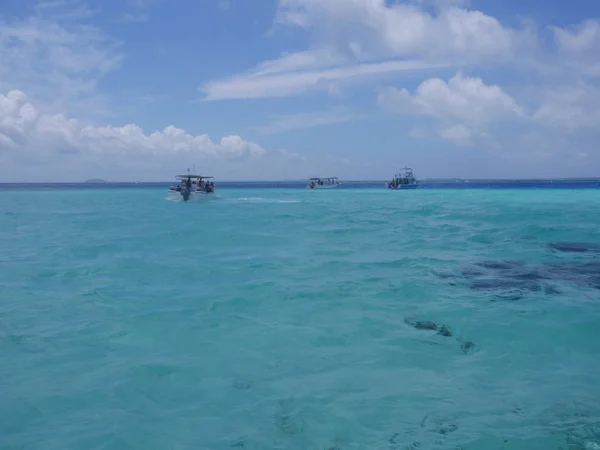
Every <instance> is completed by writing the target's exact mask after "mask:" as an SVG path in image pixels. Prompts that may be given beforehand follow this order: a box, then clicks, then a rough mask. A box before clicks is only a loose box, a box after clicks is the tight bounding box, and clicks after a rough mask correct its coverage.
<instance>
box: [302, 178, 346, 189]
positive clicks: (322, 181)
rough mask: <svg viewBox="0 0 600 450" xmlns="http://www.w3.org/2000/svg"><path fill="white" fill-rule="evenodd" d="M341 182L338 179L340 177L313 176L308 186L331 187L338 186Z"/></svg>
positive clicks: (310, 187) (314, 187)
mask: <svg viewBox="0 0 600 450" xmlns="http://www.w3.org/2000/svg"><path fill="white" fill-rule="evenodd" d="M340 184H341V183H340V182H339V180H338V177H327V178H320V177H313V178H310V179H309V180H308V186H307V187H308V188H309V189H331V188H334V187H338V186H339V185H340Z"/></svg>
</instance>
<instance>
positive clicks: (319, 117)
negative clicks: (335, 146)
mask: <svg viewBox="0 0 600 450" xmlns="http://www.w3.org/2000/svg"><path fill="white" fill-rule="evenodd" d="M364 117H365V116H364V115H362V114H353V113H349V112H344V111H327V112H312V113H298V114H288V115H279V116H275V117H273V118H272V119H271V121H270V122H269V123H268V124H266V125H263V126H260V127H255V128H254V129H255V130H256V131H258V132H259V133H262V134H273V133H284V132H287V131H293V130H302V129H306V128H314V127H320V126H324V125H331V124H334V123H343V122H349V121H351V120H358V119H363V118H364Z"/></svg>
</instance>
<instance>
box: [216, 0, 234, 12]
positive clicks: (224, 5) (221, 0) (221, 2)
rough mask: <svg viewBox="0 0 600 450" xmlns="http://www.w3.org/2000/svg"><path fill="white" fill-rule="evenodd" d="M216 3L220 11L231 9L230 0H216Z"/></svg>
mask: <svg viewBox="0 0 600 450" xmlns="http://www.w3.org/2000/svg"><path fill="white" fill-rule="evenodd" d="M217 5H218V6H219V9H221V10H222V11H229V9H231V0H218V3H217Z"/></svg>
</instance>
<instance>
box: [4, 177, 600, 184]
mask: <svg viewBox="0 0 600 450" xmlns="http://www.w3.org/2000/svg"><path fill="white" fill-rule="evenodd" d="M307 180H308V179H303V178H299V179H286V180H227V179H225V180H221V181H219V182H220V183H304V182H306V181H307ZM339 180H340V182H342V183H343V182H346V183H380V182H386V181H387V179H379V180H378V179H370V180H369V179H363V180H360V179H356V180H352V179H347V180H344V179H342V178H339ZM599 180H600V176H598V177H564V178H545V177H533V178H436V177H431V178H421V179H417V181H419V182H428V181H429V182H431V181H438V182H439V181H453V182H457V181H463V182H465V181H466V182H481V181H513V182H515V181H599ZM173 182H174V181H172V180H161V181H136V180H126V181H125V180H124V181H108V180H103V179H90V180H85V181H26V182H22V181H21V182H18V181H0V185H7V184H120V183H121V184H122V183H127V184H147V183H173Z"/></svg>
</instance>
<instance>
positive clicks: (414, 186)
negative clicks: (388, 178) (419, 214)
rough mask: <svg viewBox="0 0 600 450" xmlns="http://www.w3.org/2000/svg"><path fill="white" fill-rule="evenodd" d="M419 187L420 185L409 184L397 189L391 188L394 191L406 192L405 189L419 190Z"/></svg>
mask: <svg viewBox="0 0 600 450" xmlns="http://www.w3.org/2000/svg"><path fill="white" fill-rule="evenodd" d="M418 187H419V185H418V184H407V185H400V186H396V187H395V188H390V189H393V190H395V191H396V190H405V189H417V188H418Z"/></svg>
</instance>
